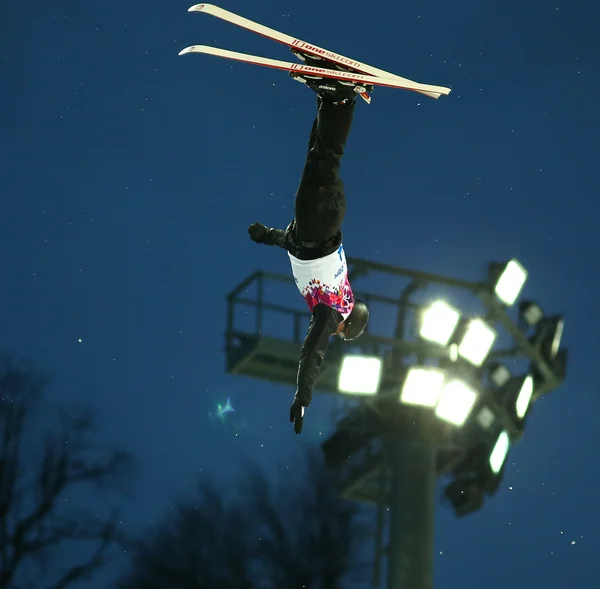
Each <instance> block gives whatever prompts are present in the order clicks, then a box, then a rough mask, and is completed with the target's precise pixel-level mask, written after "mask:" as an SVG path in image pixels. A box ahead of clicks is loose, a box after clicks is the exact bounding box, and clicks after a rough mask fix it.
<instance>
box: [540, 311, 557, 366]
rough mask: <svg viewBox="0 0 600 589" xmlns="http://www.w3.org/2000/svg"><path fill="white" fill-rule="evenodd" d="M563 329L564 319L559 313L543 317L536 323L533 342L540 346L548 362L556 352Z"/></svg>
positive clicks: (554, 356)
mask: <svg viewBox="0 0 600 589" xmlns="http://www.w3.org/2000/svg"><path fill="white" fill-rule="evenodd" d="M564 329H565V321H564V319H563V318H562V317H561V316H560V315H553V316H551V317H544V318H543V319H542V320H541V321H540V322H539V323H538V325H537V328H536V333H535V336H534V342H535V344H538V345H539V346H540V347H541V350H542V354H543V355H544V357H545V358H546V360H548V361H549V362H552V361H554V359H555V358H556V356H557V354H558V351H559V349H560V342H561V340H562V336H563V331H564Z"/></svg>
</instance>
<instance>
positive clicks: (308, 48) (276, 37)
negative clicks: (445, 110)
mask: <svg viewBox="0 0 600 589" xmlns="http://www.w3.org/2000/svg"><path fill="white" fill-rule="evenodd" d="M188 12H205V13H207V14H211V15H212V16H215V17H216V18H220V19H221V20H225V21H227V22H229V23H231V24H234V25H236V26H239V27H241V28H244V29H247V30H249V31H251V32H253V33H257V34H259V35H262V36H263V37H266V38H268V39H271V40H273V41H277V42H278V43H281V44H283V45H287V46H288V47H290V48H291V49H297V50H299V51H301V52H303V53H307V54H309V55H314V56H316V57H320V58H322V59H326V60H328V61H331V62H333V63H335V64H337V65H340V66H342V67H344V68H351V69H353V70H356V71H357V72H359V73H361V74H363V75H370V76H377V77H382V78H389V79H393V80H396V81H401V82H404V84H405V85H403V86H393V87H397V88H405V89H408V90H413V91H415V92H420V93H421V94H424V95H426V96H430V97H432V98H439V97H440V96H441V95H442V94H444V95H448V94H450V92H451V90H450V88H446V87H444V86H430V85H428V84H419V83H417V82H414V81H413V80H409V79H407V78H403V77H401V76H398V75H396V74H393V73H391V72H388V71H385V70H382V69H379V68H376V67H373V66H371V65H368V64H366V63H361V62H359V61H356V60H355V59H351V58H349V57H346V56H344V55H340V54H338V53H335V52H333V51H330V50H328V49H324V48H322V47H319V46H317V45H313V44H312V43H307V42H306V41H303V40H302V39H298V38H296V37H292V36H291V35H288V34H286V33H282V32H280V31H276V30H275V29H271V28H269V27H266V26H264V25H261V24H260V23H257V22H255V21H252V20H250V19H247V18H244V17H243V16H240V15H238V14H235V13H233V12H230V11H228V10H225V9H224V8H220V7H219V6H215V5H214V4H196V5H194V6H192V7H190V8H189V9H188ZM424 88H436V90H426V89H424Z"/></svg>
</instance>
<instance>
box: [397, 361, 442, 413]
mask: <svg viewBox="0 0 600 589" xmlns="http://www.w3.org/2000/svg"><path fill="white" fill-rule="evenodd" d="M444 378H445V375H444V372H443V371H442V370H440V369H438V368H429V367H427V366H411V367H410V368H409V369H408V372H407V374H406V378H405V379H404V383H403V385H402V390H401V391H400V401H401V402H402V403H404V404H405V405H420V406H421V407H432V408H433V407H435V406H436V404H437V402H438V400H439V398H440V392H441V390H442V387H443V386H444Z"/></svg>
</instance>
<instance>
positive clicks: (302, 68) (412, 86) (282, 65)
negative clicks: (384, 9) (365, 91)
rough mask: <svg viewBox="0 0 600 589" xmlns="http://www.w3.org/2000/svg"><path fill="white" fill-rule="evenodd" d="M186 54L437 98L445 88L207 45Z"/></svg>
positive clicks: (190, 48) (192, 49)
mask: <svg viewBox="0 0 600 589" xmlns="http://www.w3.org/2000/svg"><path fill="white" fill-rule="evenodd" d="M186 53H206V54H208V55H216V56H217V57H225V58H227V59H234V60H236V61H243V62H245V63H253V64H255V65H261V66H264V67H271V68H276V69H279V70H285V71H288V72H291V73H292V74H294V73H297V74H309V75H312V76H323V77H325V78H332V79H334V80H348V81H351V82H363V83H364V84H373V85H374V86H387V87H388V88H402V89H405V90H414V91H415V92H421V93H425V92H428V93H430V94H437V95H438V96H439V95H440V94H442V93H443V90H445V88H442V87H441V86H430V85H428V84H419V83H418V82H412V81H411V80H407V79H406V78H400V79H395V78H382V77H379V76H366V75H364V74H359V73H358V72H353V71H345V70H332V69H327V68H320V67H314V66H312V65H305V64H300V63H291V62H288V61H280V60H278V59H270V58H268V57H259V56H258V55H249V54H247V53H239V52H238V51H229V50H228V49H219V48H218V47H211V46H209V45H192V46H191V47H186V48H185V49H182V50H181V51H180V52H179V55H185V54H186Z"/></svg>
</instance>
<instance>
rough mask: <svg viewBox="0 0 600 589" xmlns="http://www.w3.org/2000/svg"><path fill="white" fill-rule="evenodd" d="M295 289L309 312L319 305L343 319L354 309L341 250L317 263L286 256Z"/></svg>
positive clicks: (346, 267)
mask: <svg viewBox="0 0 600 589" xmlns="http://www.w3.org/2000/svg"><path fill="white" fill-rule="evenodd" d="M288 255H289V257H290V262H291V264H292V273H293V274H294V279H295V280H296V286H297V287H298V290H299V291H300V294H301V295H302V296H303V297H304V300H305V301H306V302H307V304H308V307H309V308H310V310H311V311H312V310H313V309H314V308H315V306H316V305H318V304H319V303H322V304H324V305H327V306H328V307H331V308H332V309H335V310H336V311H338V312H339V313H341V315H342V316H343V317H344V319H346V317H348V315H350V313H351V312H352V309H353V307H354V294H353V292H352V287H351V286H350V282H349V281H348V265H347V263H346V254H345V253H344V246H343V245H340V247H339V248H338V249H337V250H336V251H334V252H333V253H332V254H329V255H328V256H325V257H324V258H318V259H317V260H299V259H298V258H295V257H294V256H292V254H290V253H289V252H288Z"/></svg>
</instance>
